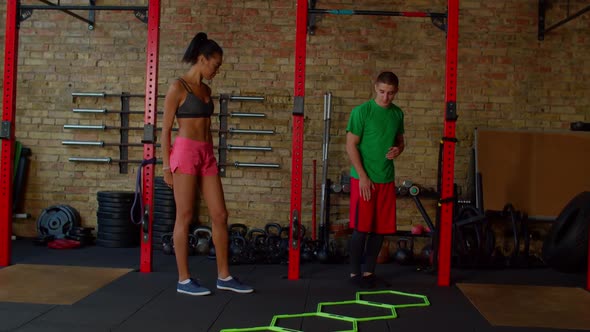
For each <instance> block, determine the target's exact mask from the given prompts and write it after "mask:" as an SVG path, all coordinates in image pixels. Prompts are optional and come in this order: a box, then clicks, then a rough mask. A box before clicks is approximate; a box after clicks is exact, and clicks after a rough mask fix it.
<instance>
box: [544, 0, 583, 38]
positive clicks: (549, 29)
mask: <svg viewBox="0 0 590 332" xmlns="http://www.w3.org/2000/svg"><path fill="white" fill-rule="evenodd" d="M588 11H590V5H589V6H587V7H585V8H583V9H582V10H580V11H578V12H577V13H575V14H573V15H572V16H568V17H566V18H564V19H563V20H561V21H559V22H557V23H555V24H553V25H552V26H550V27H548V28H547V29H545V33H548V32H549V31H551V30H553V29H555V28H558V27H560V26H562V25H564V24H566V23H567V22H569V21H571V20H573V19H575V18H577V17H578V16H580V15H582V14H585V13H586V12H588Z"/></svg>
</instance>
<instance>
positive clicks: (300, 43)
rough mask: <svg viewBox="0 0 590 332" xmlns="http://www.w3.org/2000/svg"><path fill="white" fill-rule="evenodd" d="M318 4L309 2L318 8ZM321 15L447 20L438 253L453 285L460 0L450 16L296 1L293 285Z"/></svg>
mask: <svg viewBox="0 0 590 332" xmlns="http://www.w3.org/2000/svg"><path fill="white" fill-rule="evenodd" d="M315 3H316V1H311V4H312V6H313V7H315ZM319 14H333V15H374V16H404V17H421V18H424V17H430V18H431V19H432V21H433V23H435V25H437V23H438V25H437V26H439V27H440V26H441V25H440V21H436V19H438V20H440V19H444V18H446V20H447V23H446V27H445V29H446V36H447V40H446V54H447V59H446V71H445V76H446V79H445V114H444V131H443V137H442V139H441V141H442V149H443V150H442V151H443V160H442V166H440V165H439V167H442V169H441V171H442V172H441V176H442V179H441V189H440V191H441V192H440V200H439V206H440V222H439V225H438V229H439V230H438V232H439V243H438V245H439V250H438V285H439V286H449V285H450V270H451V236H452V234H451V227H452V222H453V205H454V200H455V197H454V196H453V195H454V192H453V187H454V172H455V143H456V142H457V139H456V137H455V127H456V126H455V124H456V121H457V100H456V89H457V49H458V43H459V0H448V2H447V13H446V14H444V13H428V12H392V11H370V10H347V9H345V10H341V9H340V10H339V9H316V8H308V0H297V18H296V32H295V88H294V107H293V141H292V149H293V152H292V154H291V158H292V159H291V205H290V212H289V215H290V227H289V228H290V230H289V273H288V278H289V280H297V279H299V265H300V261H299V257H300V241H299V240H300V239H299V236H298V235H299V234H298V233H299V232H298V230H299V229H301V227H300V226H301V199H302V195H301V187H302V177H301V172H302V168H303V119H304V116H303V115H304V101H305V100H304V99H305V61H306V46H307V33H308V31H309V32H310V33H313V30H312V29H310V28H311V25H308V18H309V20H310V21H312V20H313V19H314V16H310V15H319Z"/></svg>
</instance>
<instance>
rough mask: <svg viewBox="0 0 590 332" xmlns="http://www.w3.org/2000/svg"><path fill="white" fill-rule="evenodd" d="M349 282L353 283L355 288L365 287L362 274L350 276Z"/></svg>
mask: <svg viewBox="0 0 590 332" xmlns="http://www.w3.org/2000/svg"><path fill="white" fill-rule="evenodd" d="M348 282H350V283H351V284H352V286H354V287H355V288H363V287H362V286H363V278H362V277H361V276H360V275H358V274H357V275H355V276H352V277H349V278H348Z"/></svg>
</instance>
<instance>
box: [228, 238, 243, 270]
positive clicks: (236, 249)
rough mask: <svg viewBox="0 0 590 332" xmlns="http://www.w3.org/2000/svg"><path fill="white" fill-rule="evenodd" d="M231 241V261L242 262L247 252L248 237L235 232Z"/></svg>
mask: <svg viewBox="0 0 590 332" xmlns="http://www.w3.org/2000/svg"><path fill="white" fill-rule="evenodd" d="M230 241H231V243H230V245H229V253H230V262H232V263H234V264H237V263H240V262H241V261H242V256H243V255H244V254H245V249H246V239H244V238H243V237H242V236H240V235H238V234H234V236H232V237H231V238H230Z"/></svg>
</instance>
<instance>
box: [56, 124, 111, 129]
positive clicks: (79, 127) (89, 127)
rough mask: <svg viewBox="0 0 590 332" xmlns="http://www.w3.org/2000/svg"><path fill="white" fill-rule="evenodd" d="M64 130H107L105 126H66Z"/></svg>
mask: <svg viewBox="0 0 590 332" xmlns="http://www.w3.org/2000/svg"><path fill="white" fill-rule="evenodd" d="M64 129H93V130H105V129H107V126H105V125H68V124H66V125H64Z"/></svg>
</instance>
